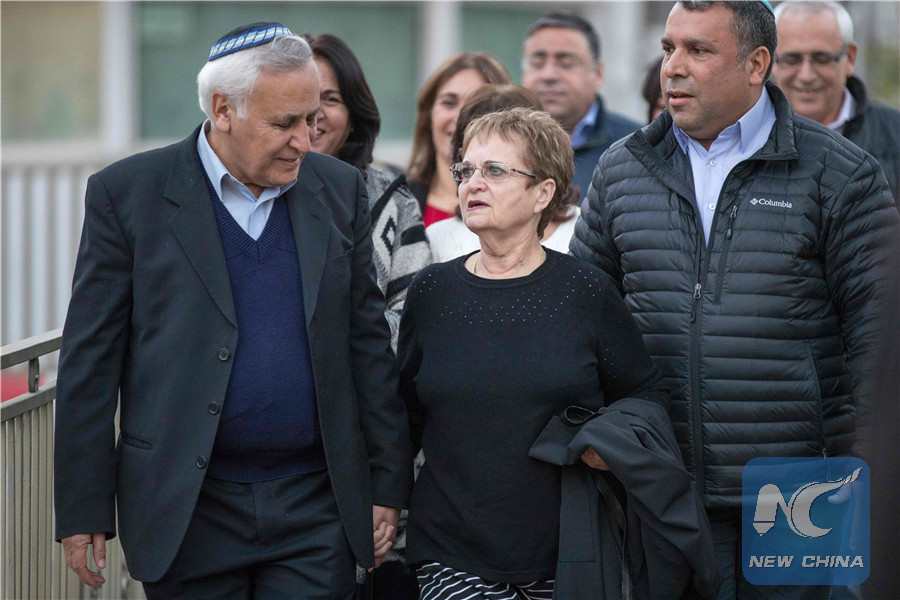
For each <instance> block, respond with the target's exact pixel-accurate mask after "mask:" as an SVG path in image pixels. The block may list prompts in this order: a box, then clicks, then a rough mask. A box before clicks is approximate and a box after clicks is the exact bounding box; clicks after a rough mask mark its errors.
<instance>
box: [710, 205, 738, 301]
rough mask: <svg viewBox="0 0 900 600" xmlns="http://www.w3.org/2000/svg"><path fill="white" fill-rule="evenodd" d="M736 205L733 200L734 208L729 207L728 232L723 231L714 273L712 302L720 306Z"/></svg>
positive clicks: (736, 209)
mask: <svg viewBox="0 0 900 600" xmlns="http://www.w3.org/2000/svg"><path fill="white" fill-rule="evenodd" d="M737 211H738V205H737V200H735V203H734V206H732V207H731V216H730V217H729V219H728V230H727V231H725V246H724V247H723V248H722V255H721V256H719V269H718V271H717V272H716V294H715V296H714V300H713V302H714V303H715V304H721V301H722V284H723V283H724V281H725V267H726V263H727V261H728V249H729V248H730V247H731V234H732V230H733V228H734V217H735V216H736V215H737Z"/></svg>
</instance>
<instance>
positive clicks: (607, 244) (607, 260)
mask: <svg viewBox="0 0 900 600" xmlns="http://www.w3.org/2000/svg"><path fill="white" fill-rule="evenodd" d="M609 154H610V153H609V152H607V153H606V154H604V155H603V156H602V157H601V158H600V162H599V163H598V164H597V167H596V168H595V169H594V176H593V178H592V179H591V185H590V187H589V188H588V193H587V196H586V197H585V199H584V202H583V203H582V206H581V215H580V216H579V217H578V221H577V222H576V223H575V235H573V236H572V240H571V241H570V242H569V253H570V254H572V255H573V256H574V257H576V258H579V259H581V260H583V261H586V262H588V263H590V264H592V265H594V266H595V267H599V268H600V269H602V270H603V271H604V272H605V273H606V274H607V275H609V276H610V278H611V279H612V280H613V281H615V282H616V286H617V287H618V288H619V292H620V293H621V292H622V269H621V266H620V264H621V263H620V262H619V253H618V251H617V250H616V247H615V244H614V243H613V240H612V236H610V233H609V221H608V215H607V211H608V209H609V206H608V205H607V202H606V191H607V190H606V182H605V180H604V177H603V173H604V171H605V166H606V165H607V163H609V161H610V156H609Z"/></svg>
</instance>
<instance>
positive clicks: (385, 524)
mask: <svg viewBox="0 0 900 600" xmlns="http://www.w3.org/2000/svg"><path fill="white" fill-rule="evenodd" d="M399 520H400V509H399V508H391V507H389V506H378V505H377V504H375V505H373V506H372V528H373V529H374V531H375V533H374V537H375V568H376V569H377V568H378V567H380V566H381V562H382V561H383V560H384V555H385V554H387V551H388V550H389V549H390V548H391V546H392V545H393V544H394V535H395V534H396V533H397V522H398V521H399Z"/></svg>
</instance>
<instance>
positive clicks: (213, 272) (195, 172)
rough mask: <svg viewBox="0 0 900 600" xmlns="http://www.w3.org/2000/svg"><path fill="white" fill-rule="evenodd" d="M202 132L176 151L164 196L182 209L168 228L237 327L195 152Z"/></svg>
mask: <svg viewBox="0 0 900 600" xmlns="http://www.w3.org/2000/svg"><path fill="white" fill-rule="evenodd" d="M199 132H200V128H199V127H198V128H197V129H196V130H194V133H192V134H191V135H190V136H189V137H188V138H187V139H186V140H184V141H183V142H181V143H180V144H178V146H177V148H176V150H175V163H174V165H173V167H172V172H171V174H170V175H169V180H168V182H167V183H166V190H165V196H166V198H168V199H169V200H171V201H172V202H174V203H175V204H178V205H179V206H180V208H179V209H178V210H177V211H176V212H175V214H174V216H173V217H172V219H171V220H170V221H169V225H170V226H171V227H172V231H173V232H174V233H175V236H176V237H177V238H178V241H179V243H180V244H181V247H182V249H183V250H184V252H185V254H186V255H187V257H188V260H190V262H191V264H192V265H193V267H194V270H195V271H196V272H197V275H198V276H199V277H200V280H201V281H202V282H203V285H204V286H206V290H207V291H208V292H209V295H210V296H211V297H212V299H213V302H215V303H216V306H218V307H219V310H220V311H222V314H223V315H225V317H226V318H227V319H228V320H229V321H230V322H231V323H232V324H233V325H234V326H235V327H237V316H236V313H235V310H234V299H233V298H232V295H231V282H230V280H229V278H228V267H227V266H226V264H225V253H224V252H223V250H222V240H221V238H220V237H219V226H218V225H217V224H216V215H215V212H213V206H212V199H211V198H210V197H209V190H208V189H207V187H206V181H205V180H204V177H203V166H202V164H201V163H200V157H199V156H198V155H197V150H196V144H197V135H199Z"/></svg>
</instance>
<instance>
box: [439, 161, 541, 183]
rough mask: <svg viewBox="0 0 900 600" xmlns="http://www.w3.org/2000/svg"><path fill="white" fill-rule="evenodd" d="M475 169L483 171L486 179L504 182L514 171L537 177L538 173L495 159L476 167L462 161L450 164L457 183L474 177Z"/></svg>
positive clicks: (451, 172)
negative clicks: (516, 167)
mask: <svg viewBox="0 0 900 600" xmlns="http://www.w3.org/2000/svg"><path fill="white" fill-rule="evenodd" d="M475 171H481V176H482V177H484V179H485V181H490V182H491V183H502V182H504V181H506V180H508V179H509V176H510V175H511V174H512V173H520V174H522V175H528V176H529V177H534V178H537V175H535V174H534V173H529V172H528V171H520V170H519V169H514V168H512V167H511V166H509V165H508V164H506V163H502V162H497V161H493V160H487V161H485V162H484V164H483V165H481V166H480V167H476V166H475V165H473V164H472V163H470V162H461V163H456V164H454V165H451V166H450V175H452V176H453V181H456V182H457V183H460V182H463V181H468V180H469V179H472V176H473V175H475Z"/></svg>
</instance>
